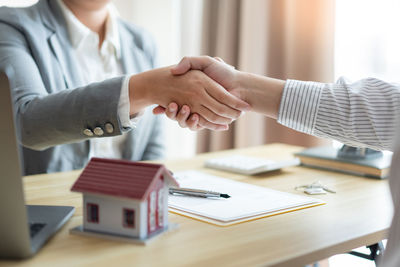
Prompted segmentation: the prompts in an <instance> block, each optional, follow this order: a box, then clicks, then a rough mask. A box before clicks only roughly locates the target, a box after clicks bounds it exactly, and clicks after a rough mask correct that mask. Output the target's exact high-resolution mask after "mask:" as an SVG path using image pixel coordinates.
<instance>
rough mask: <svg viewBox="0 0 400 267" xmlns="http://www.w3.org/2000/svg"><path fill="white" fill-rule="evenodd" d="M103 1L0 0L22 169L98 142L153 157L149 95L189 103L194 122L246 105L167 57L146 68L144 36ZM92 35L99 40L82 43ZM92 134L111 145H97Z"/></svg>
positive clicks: (1, 57) (156, 139)
mask: <svg viewBox="0 0 400 267" xmlns="http://www.w3.org/2000/svg"><path fill="white" fill-rule="evenodd" d="M107 2H108V1H93V0H90V1H89V0H88V1H74V0H63V1H62V0H53V1H50V0H40V1H39V2H38V3H37V4H36V5H34V6H31V7H28V8H18V9H17V8H5V7H3V8H0V71H5V72H6V74H7V76H8V77H9V80H10V83H11V89H12V93H13V94H12V95H13V103H14V109H15V120H16V123H17V129H18V138H19V140H20V143H21V151H22V155H23V160H24V174H25V175H28V174H37V173H47V172H58V171H68V170H73V169H79V168H82V167H83V166H84V165H85V164H86V163H87V161H88V160H89V158H90V157H91V156H96V155H98V152H99V151H100V152H101V153H100V155H105V156H107V155H111V156H112V157H114V156H115V157H120V158H124V159H130V160H151V159H156V158H160V157H162V156H163V153H164V145H163V142H164V140H163V137H162V136H163V132H164V130H163V124H162V118H161V117H157V116H154V115H153V114H152V112H151V110H150V109H149V107H150V106H151V105H152V104H157V105H161V106H163V107H167V104H168V103H170V102H176V103H186V104H189V105H190V108H191V110H192V111H195V112H197V113H198V114H199V115H200V117H201V122H200V123H203V125H205V126H207V125H210V127H214V129H217V130H218V129H225V125H224V124H227V123H229V122H231V121H232V120H233V119H236V118H237V117H238V116H239V115H240V113H241V111H243V110H248V109H249V106H248V104H247V103H245V102H243V101H242V100H240V99H239V98H236V97H234V96H232V95H231V94H229V93H228V92H227V91H226V90H225V89H224V88H222V87H221V86H220V85H218V84H216V83H215V82H214V81H213V80H212V79H210V78H208V77H207V76H206V75H204V74H203V73H202V72H200V71H191V72H188V73H187V75H183V76H182V77H176V76H173V75H172V74H171V73H170V67H164V68H158V69H154V68H155V67H157V63H156V46H155V43H154V41H153V39H152V38H151V36H150V35H149V34H148V33H147V32H146V31H145V30H143V29H141V28H139V27H137V26H134V25H130V24H128V23H126V22H124V21H122V20H121V19H119V18H115V17H114V18H113V19H112V18H110V17H111V15H110V14H109V9H108V6H107ZM71 27H72V28H73V27H76V28H77V31H78V34H77V35H75V34H74V32H73V31H71ZM111 33H113V34H111ZM116 33H117V34H116ZM93 34H94V35H93ZM110 36H111V37H110ZM116 36H117V37H116ZM113 37H114V38H113ZM85 38H86V39H85ZM87 38H92V39H89V40H87ZM96 41H97V42H96ZM93 42H95V43H96V44H97V45H98V49H96V48H95V49H93V51H92V50H87V51H86V52H85V50H84V49H85V47H86V46H87V45H89V46H90V45H91V44H92V43H93ZM82 43H83V44H82ZM105 44H106V45H107V46H106V45H105ZM86 48H87V47H86ZM91 52H93V54H92V53H91ZM88 54H91V56H92V57H91V56H88ZM96 60H97V61H98V62H100V63H99V64H100V65H101V66H99V65H97V64H93V62H96ZM92 68H93V73H92ZM97 71H100V73H102V75H99V76H98V77H97V76H96V75H97ZM106 74H108V76H107V75H106ZM111 74H112V75H114V76H115V77H113V76H112V75H111ZM115 74H117V75H115ZM110 75H111V76H110ZM88 76H93V77H92V78H93V79H88ZM99 77H100V78H99ZM103 77H107V78H105V79H103V80H101V79H102V78H103ZM96 78H97V80H96ZM94 81H96V82H94ZM111 137H112V138H117V137H122V139H121V138H120V139H119V140H116V139H115V140H114V139H112V140H111V141H110V140H108V139H107V138H111ZM98 140H101V141H103V140H104V143H107V142H108V148H107V146H105V147H106V148H105V150H107V149H109V150H111V152H110V151H108V152H107V151H106V152H105V153H104V154H102V153H103V152H104V151H103V152H102V151H101V149H102V147H103V148H104V143H101V142H100V143H98V142H97V141H98ZM94 148H97V150H96V149H94ZM96 151H97V152H96ZM109 152H110V153H109ZM96 153H97V154H96Z"/></svg>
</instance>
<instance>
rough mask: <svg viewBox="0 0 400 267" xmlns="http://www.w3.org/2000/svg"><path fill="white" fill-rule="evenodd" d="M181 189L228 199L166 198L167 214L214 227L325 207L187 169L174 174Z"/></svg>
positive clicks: (282, 193)
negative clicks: (192, 189)
mask: <svg viewBox="0 0 400 267" xmlns="http://www.w3.org/2000/svg"><path fill="white" fill-rule="evenodd" d="M174 177H175V178H176V179H177V181H178V183H179V184H180V185H181V186H182V187H187V188H196V189H204V190H210V191H217V192H221V193H227V194H229V195H230V196H231V198H229V199H212V198H197V197H190V196H176V195H170V196H169V200H168V206H169V211H170V212H172V213H175V214H179V215H183V216H186V217H189V218H193V219H196V220H200V221H203V222H207V223H210V224H213V225H217V226H230V225H235V224H239V223H243V222H247V221H252V220H256V219H260V218H265V217H270V216H275V215H279V214H284V213H287V212H293V211H296V210H300V209H305V208H311V207H315V206H320V205H323V204H326V203H325V202H324V201H322V200H319V199H315V198H311V197H307V196H300V195H296V194H291V193H287V192H281V191H277V190H273V189H269V188H266V187H261V186H256V185H252V184H247V183H242V182H238V181H233V180H230V179H226V178H222V177H217V176H213V175H209V174H206V173H203V172H200V171H195V170H188V171H183V172H178V173H175V174H174Z"/></svg>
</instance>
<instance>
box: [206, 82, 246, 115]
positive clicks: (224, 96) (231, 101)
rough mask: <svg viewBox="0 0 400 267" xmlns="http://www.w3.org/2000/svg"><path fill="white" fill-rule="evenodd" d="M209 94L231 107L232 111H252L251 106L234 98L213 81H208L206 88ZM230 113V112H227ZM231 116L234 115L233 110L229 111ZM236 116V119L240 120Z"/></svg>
mask: <svg viewBox="0 0 400 267" xmlns="http://www.w3.org/2000/svg"><path fill="white" fill-rule="evenodd" d="M206 90H207V93H208V94H209V95H210V96H211V97H212V98H214V99H216V100H218V101H219V102H220V103H223V104H225V105H226V106H229V107H230V108H231V109H235V110H240V111H249V110H250V109H251V106H250V105H249V104H248V103H246V102H245V101H243V100H242V99H240V98H238V97H237V96H234V95H233V94H231V93H229V92H228V91H226V90H225V88H224V87H222V86H221V85H219V84H217V83H216V82H214V81H213V80H211V79H210V80H207V87H206ZM227 111H228V110H227ZM229 112H230V114H233V113H232V110H229ZM239 116H240V114H239V115H238V116H236V117H235V118H238V117H239Z"/></svg>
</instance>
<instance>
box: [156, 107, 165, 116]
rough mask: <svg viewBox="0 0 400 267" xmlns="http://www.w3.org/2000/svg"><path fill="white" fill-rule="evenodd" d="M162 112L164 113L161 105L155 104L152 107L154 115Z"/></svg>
mask: <svg viewBox="0 0 400 267" xmlns="http://www.w3.org/2000/svg"><path fill="white" fill-rule="evenodd" d="M164 113H165V108H163V107H162V106H157V107H155V108H153V114H154V115H160V114H164Z"/></svg>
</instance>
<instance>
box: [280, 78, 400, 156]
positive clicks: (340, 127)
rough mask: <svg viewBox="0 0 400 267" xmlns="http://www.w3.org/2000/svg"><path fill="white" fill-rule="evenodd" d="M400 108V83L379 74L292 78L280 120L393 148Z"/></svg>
mask: <svg viewBox="0 0 400 267" xmlns="http://www.w3.org/2000/svg"><path fill="white" fill-rule="evenodd" d="M399 112H400V86H399V85H398V84H393V83H387V82H384V81H382V80H379V79H375V78H367V79H363V80H360V81H357V82H354V83H349V82H346V81H345V79H340V80H339V81H338V83H335V84H329V83H326V84H325V83H317V82H303V81H296V80H288V81H287V82H286V85H285V88H284V91H283V95H282V99H281V104H280V109H279V116H278V122H279V123H281V124H283V125H285V126H287V127H290V128H293V129H295V130H297V131H300V132H304V133H307V134H311V135H315V136H318V137H326V138H331V139H335V140H338V141H340V142H342V143H345V144H348V145H350V146H357V147H369V148H372V149H377V150H392V149H393V141H394V137H395V133H396V128H397V123H398V121H399Z"/></svg>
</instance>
